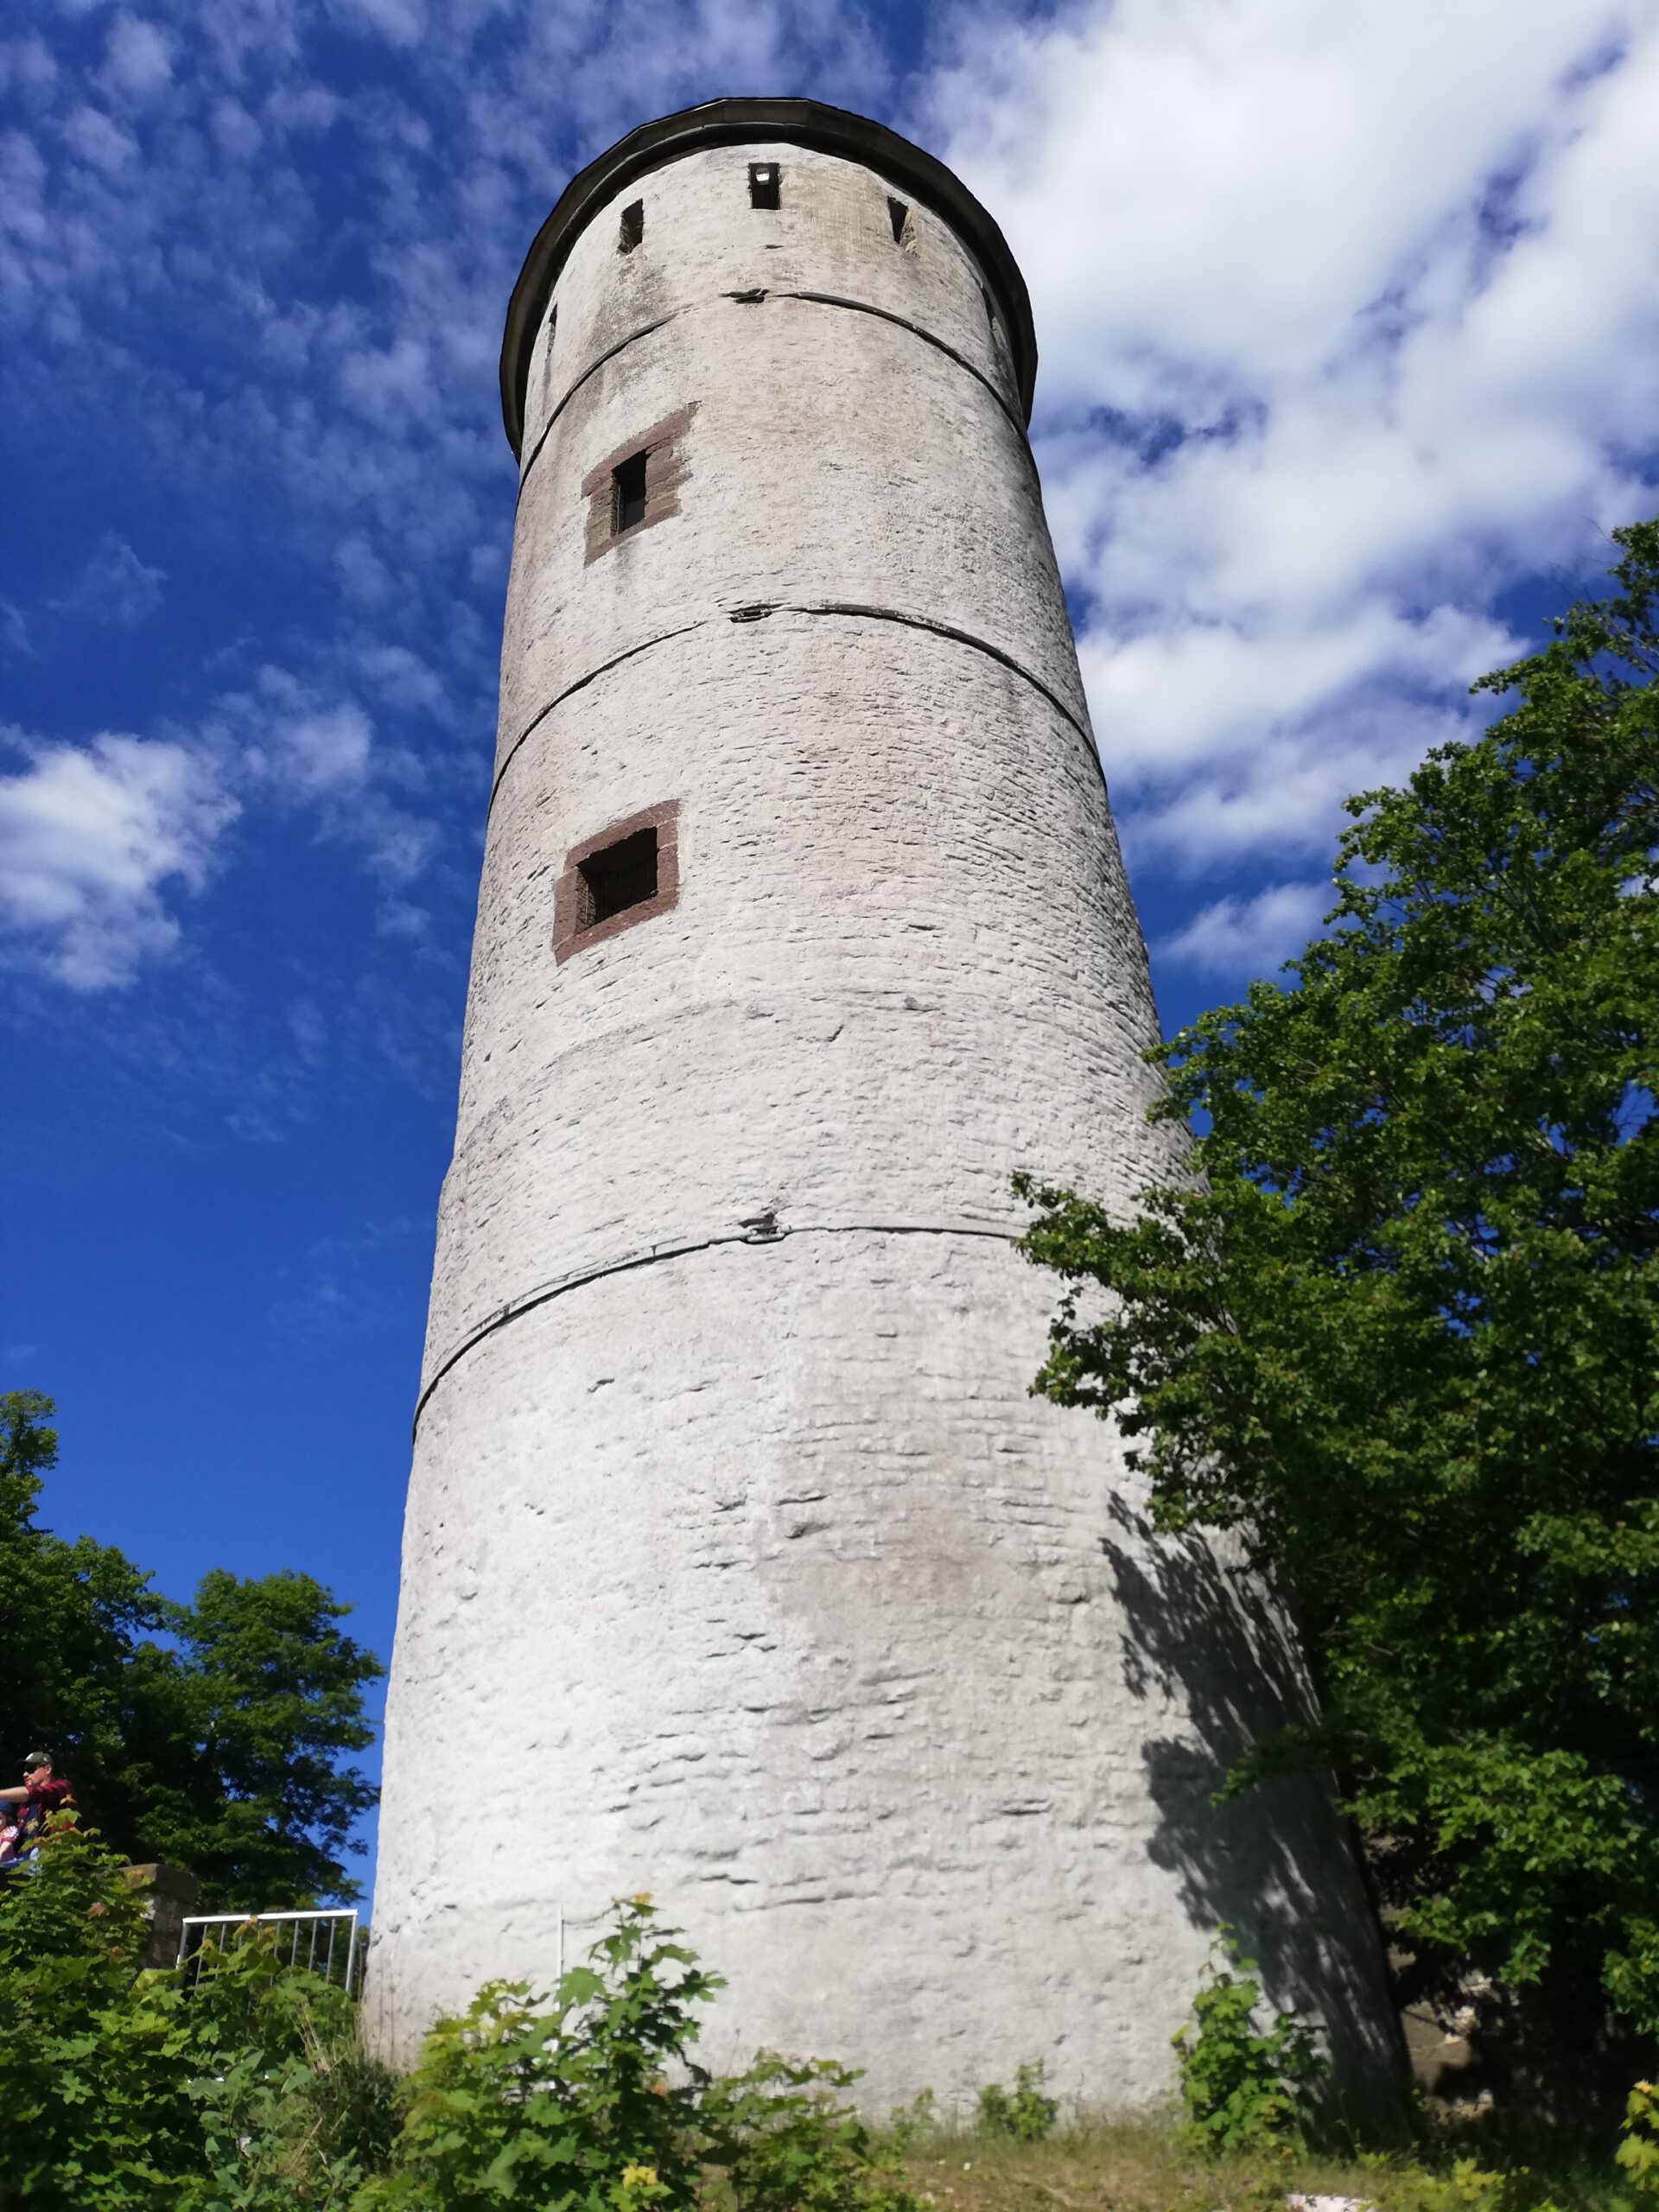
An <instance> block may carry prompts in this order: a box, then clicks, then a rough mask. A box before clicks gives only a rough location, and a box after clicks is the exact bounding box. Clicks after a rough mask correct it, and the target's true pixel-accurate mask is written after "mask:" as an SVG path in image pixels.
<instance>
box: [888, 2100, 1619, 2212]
mask: <svg viewBox="0 0 1659 2212" xmlns="http://www.w3.org/2000/svg"><path fill="white" fill-rule="evenodd" d="M900 2157H901V2161H902V2164H903V2165H904V2168H905V2172H906V2178H907V2180H908V2182H909V2184H910V2186H911V2188H912V2190H914V2191H915V2193H916V2194H917V2196H919V2197H920V2198H921V2199H922V2200H923V2202H924V2203H925V2205H929V2206H931V2207H937V2208H938V2212H1279V2208H1282V2206H1283V2203H1284V2199H1285V2197H1286V2196H1287V2194H1289V2193H1291V2192H1293V2191H1299V2192H1300V2193H1301V2194H1303V2195H1305V2196H1350V2197H1357V2198H1359V2199H1361V2200H1362V2201H1363V2202H1365V2203H1367V2204H1372V2205H1375V2206H1376V2208H1377V2212H1531V2208H1534V2207H1542V2206H1544V2205H1545V2204H1548V2205H1550V2206H1552V2207H1554V2212H1613V2208H1614V2205H1615V2200H1617V2199H1619V2198H1621V2197H1623V2198H1624V2200H1625V2201H1626V2202H1628V2190H1627V2189H1626V2188H1622V2187H1621V2185H1620V2184H1621V2181H1622V2177H1620V2176H1619V2175H1618V2169H1617V2168H1616V2167H1615V2166H1614V2165H1613V2164H1612V2161H1611V2157H1610V2158H1608V2159H1607V2161H1606V2162H1605V2164H1603V2163H1600V2162H1592V2161H1591V2160H1589V2159H1586V2158H1579V2157H1574V2156H1563V2155H1560V2154H1556V2155H1554V2156H1553V2157H1545V2156H1535V2158H1533V2160H1532V2162H1531V2163H1526V2162H1523V2161H1522V2160H1520V2159H1518V2158H1510V2157H1506V2156H1505V2155H1503V2152H1502V2150H1501V2147H1500V2146H1499V2145H1497V2144H1496V2142H1494V2141H1492V2140H1491V2139H1489V2138H1488V2137H1486V2136H1485V2135H1484V2134H1483V2133H1482V2132H1481V2131H1480V2130H1479V2129H1478V2128H1476V2129H1474V2130H1472V2131H1468V2130H1465V2131H1459V2132H1458V2133H1453V2134H1448V2135H1446V2136H1444V2137H1442V2138H1440V2139H1438V2140H1435V2139H1429V2140H1427V2141H1426V2143H1425V2145H1424V2148H1423V2150H1422V2152H1421V2153H1415V2152H1413V2153H1408V2152H1396V2153H1392V2154H1389V2156H1387V2157H1382V2156H1377V2155H1375V2154H1373V2155H1371V2156H1367V2157H1361V2158H1352V2157H1350V2158H1344V2157H1342V2156H1339V2155H1336V2154H1329V2155H1327V2154H1322V2153H1319V2152H1309V2153H1307V2154H1306V2155H1300V2156H1296V2157H1290V2158H1278V2157H1274V2156H1270V2155H1268V2156H1253V2157H1240V2158H1217V2159H1211V2158H1206V2157H1205V2155H1204V2154H1203V2152H1200V2151H1197V2150H1194V2149H1192V2148H1191V2147H1189V2146H1188V2145H1187V2144H1186V2143H1185V2141H1184V2140H1183V2139H1182V2137H1181V2133H1180V2131H1179V2126H1177V2125H1175V2124H1174V2123H1173V2122H1170V2123H1165V2124H1160V2122H1158V2121H1155V2120H1125V2121H1118V2122H1113V2121H1104V2120H1103V2121H1097V2122H1085V2123H1083V2124H1081V2125H1077V2126H1071V2127H1069V2128H1065V2129H1059V2130H1057V2131H1056V2132H1055V2133H1053V2134H1052V2135H1051V2136H1048V2137H1046V2139H1044V2140H1042V2141H1041V2142H1037V2143H1019V2142H1013V2141H1009V2140H1007V2139H1006V2138H993V2137H987V2136H984V2135H979V2134H974V2133H966V2132H963V2133H943V2132H942V2133H938V2134H937V2135H933V2136H931V2137H928V2138H925V2139H922V2140H920V2141H916V2142H912V2143H911V2144H909V2145H907V2146H906V2147H904V2148H903V2150H902V2151H901V2153H900ZM1459 2161H1466V2162H1468V2163H1467V2164H1466V2165H1465V2166H1464V2167H1463V2168H1462V2169H1461V2171H1459Z"/></svg>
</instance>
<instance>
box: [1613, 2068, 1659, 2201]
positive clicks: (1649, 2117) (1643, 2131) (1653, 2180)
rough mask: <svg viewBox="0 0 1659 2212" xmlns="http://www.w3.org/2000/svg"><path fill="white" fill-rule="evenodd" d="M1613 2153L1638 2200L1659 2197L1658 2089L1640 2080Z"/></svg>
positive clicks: (1631, 2096)
mask: <svg viewBox="0 0 1659 2212" xmlns="http://www.w3.org/2000/svg"><path fill="white" fill-rule="evenodd" d="M1614 2156H1615V2157H1616V2158H1618V2163H1619V2164H1620V2165H1621V2166H1622V2167H1623V2168H1624V2177H1625V2179H1626V2181H1627V2182H1628V2183H1629V2185H1630V2188H1631V2189H1633V2190H1635V2191H1636V2194H1637V2198H1638V2199H1639V2200H1641V2201H1643V2202H1649V2203H1651V2202H1652V2201H1653V2200H1654V2198H1656V2197H1659V2088H1655V2087H1654V2085H1653V2083H1652V2082H1637V2085H1636V2087H1635V2088H1633V2089H1632V2090H1631V2091H1630V2102H1629V2103H1628V2104H1627V2105H1626V2106H1625V2107H1624V2129H1623V2131H1622V2133H1621V2134H1620V2136H1619V2143H1618V2150H1617V2151H1616V2152H1615V2153H1614Z"/></svg>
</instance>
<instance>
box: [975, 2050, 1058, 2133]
mask: <svg viewBox="0 0 1659 2212" xmlns="http://www.w3.org/2000/svg"><path fill="white" fill-rule="evenodd" d="M1042 2085H1043V2062H1042V2060H1041V2059H1040V2058H1039V2059H1035V2060H1033V2061H1032V2062H1031V2063H1029V2064H1027V2065H1025V2066H1016V2067H1015V2068H1014V2087H1013V2088H1011V2089H1005V2088H1003V2087H1002V2086H1001V2082H987V2083H986V2084H985V2087H984V2088H982V2090H981V2091H980V2093H979V2132H980V2133H981V2134H982V2135H1001V2136H1007V2137H1011V2138H1012V2139H1013V2140H1014V2142H1016V2143H1040V2142H1041V2141H1042V2139H1043V2138H1044V2136H1045V2135H1046V2134H1047V2133H1048V2132H1049V2130H1050V2129H1051V2128H1052V2126H1053V2125H1054V2117H1055V2114H1056V2113H1058V2111H1059V2108H1060V2107H1059V2105H1058V2102H1057V2101H1056V2100H1055V2099H1054V2098H1052V2097H1046V2096H1045V2095H1044V2094H1043V2086H1042Z"/></svg>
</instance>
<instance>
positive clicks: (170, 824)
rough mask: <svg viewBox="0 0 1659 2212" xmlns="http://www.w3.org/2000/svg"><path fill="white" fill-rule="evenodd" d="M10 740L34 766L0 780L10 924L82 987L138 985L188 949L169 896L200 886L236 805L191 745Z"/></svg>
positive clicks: (57, 971) (2, 873) (2, 915)
mask: <svg viewBox="0 0 1659 2212" xmlns="http://www.w3.org/2000/svg"><path fill="white" fill-rule="evenodd" d="M4 737H5V742H6V746H7V748H8V750H10V751H14V752H16V753H22V756H23V760H24V763H25V765H24V766H22V768H21V769H20V770H19V771H17V772H16V773H13V774H10V775H6V776H0V927H3V928H4V930H5V931H6V932H7V933H8V934H9V935H10V936H11V937H12V938H13V939H14V941H15V942H16V944H19V945H21V946H22V948H23V949H24V950H25V951H26V952H27V953H28V954H29V955H30V956H31V957H35V958H36V959H38V960H40V961H41V962H42V963H44V965H45V966H46V967H47V968H48V969H50V970H51V972H53V973H54V975H56V976H58V977H59V978H60V981H62V982H65V983H67V984H69V985H70V986H71V987H72V988H74V989H77V990H97V989H100V988H105V986H107V985H110V984H114V983H122V982H127V981H129V980H130V977H131V976H132V975H133V973H134V972H135V970H136V969H137V967H138V965H139V964H140V963H141V962H143V960H145V959H147V958H150V957H154V956H156V954H158V953H162V952H166V951H168V950H170V948H171V947H172V946H173V944H175V942H176V940H177V938H178V933H179V931H178V924H177V922H176V920H175V918H174V916H173V914H172V913H171V912H170V911H169V909H168V905H167V901H166V893H167V891H168V887H170V886H172V885H174V884H175V883H176V884H178V885H181V886H182V887H184V888H186V889H188V890H195V889H199V888H200V886H201V884H202V882H203V881H204V880H205V879H206V876H207V869H208V866H209V863H210V861H211V859H212V856H213V847H214V844H215V842H216V841H217V839H218V837H219V834H220V832H221V831H222V830H223V829H225V828H226V825H227V824H228V823H230V822H231V821H232V818H233V817H234V816H235V815H236V812H237V806H236V802H235V801H234V799H232V798H231V797H230V796H229V795H228V793H227V792H226V791H225V790H224V789H223V788H222V786H221V785H220V784H219V779H218V777H217V776H216V774H215V772H214V770H213V766H212V764H211V763H210V761H209V760H207V758H206V757H205V756H204V755H202V754H200V753H195V752H193V751H191V750H190V749H188V747H185V746H182V745H180V744H176V743H172V742H169V741H161V740H152V741H144V740H142V739H139V738H137V737H130V736H126V735H123V734H105V735H103V736H101V737H98V738H95V739H93V740H92V742H91V743H90V744H89V745H85V746H71V745H48V744H44V743H41V742H40V741H37V740H31V739H29V738H27V737H25V736H24V735H23V734H22V733H21V732H19V731H16V730H13V731H9V732H6V733H5V734H4Z"/></svg>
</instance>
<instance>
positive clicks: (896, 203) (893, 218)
mask: <svg viewBox="0 0 1659 2212" xmlns="http://www.w3.org/2000/svg"><path fill="white" fill-rule="evenodd" d="M887 220H888V221H889V222H890V223H891V224H892V225H893V244H894V245H903V244H904V242H905V225H906V223H907V222H908V221H909V220H910V209H909V207H907V206H906V203H905V201H904V200H894V199H893V198H892V197H889V198H888V200H887Z"/></svg>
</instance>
